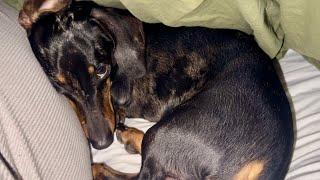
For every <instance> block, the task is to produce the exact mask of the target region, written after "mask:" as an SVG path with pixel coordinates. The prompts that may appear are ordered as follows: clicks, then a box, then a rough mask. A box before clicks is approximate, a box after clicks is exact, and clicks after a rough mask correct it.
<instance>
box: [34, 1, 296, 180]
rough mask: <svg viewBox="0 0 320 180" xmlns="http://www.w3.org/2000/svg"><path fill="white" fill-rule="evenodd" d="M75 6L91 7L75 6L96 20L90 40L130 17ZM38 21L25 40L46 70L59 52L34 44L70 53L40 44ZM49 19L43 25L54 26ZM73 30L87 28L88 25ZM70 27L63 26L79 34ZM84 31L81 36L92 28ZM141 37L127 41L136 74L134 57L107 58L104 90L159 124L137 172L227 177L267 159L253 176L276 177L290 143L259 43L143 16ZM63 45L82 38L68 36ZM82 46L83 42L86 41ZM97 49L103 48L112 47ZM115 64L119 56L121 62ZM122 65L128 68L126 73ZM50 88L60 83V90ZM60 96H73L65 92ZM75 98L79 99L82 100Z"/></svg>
mask: <svg viewBox="0 0 320 180" xmlns="http://www.w3.org/2000/svg"><path fill="white" fill-rule="evenodd" d="M78 5H80V6H85V7H87V8H89V10H90V11H91V14H90V13H87V14H81V16H80V17H84V18H88V17H90V18H92V17H91V16H92V15H94V18H95V21H98V22H99V23H98V25H99V27H102V28H101V29H102V31H100V30H99V31H95V32H96V33H97V34H96V35H97V36H93V38H92V39H96V40H98V42H99V40H100V39H101V37H100V35H101V36H103V35H105V36H106V35H107V36H108V37H109V36H114V35H115V34H112V33H111V35H110V33H109V32H108V28H111V29H112V28H114V27H110V24H108V22H115V19H116V20H118V21H119V24H116V25H115V26H116V28H120V29H121V28H123V29H127V30H128V27H129V26H128V24H130V22H131V21H132V19H130V17H128V16H130V15H128V13H127V12H124V11H122V10H114V9H106V8H101V7H98V6H95V5H94V6H92V4H90V3H88V2H84V3H83V4H81V3H78ZM90 8H92V9H90ZM70 11H71V12H73V11H74V12H78V10H77V9H73V8H71V9H70V10H67V12H70ZM64 15H66V14H64ZM49 17H50V16H49ZM47 18H48V17H47ZM90 18H89V19H90ZM110 18H111V19H110ZM131 18H132V17H131ZM84 20H85V21H86V20H87V19H84ZM44 22H47V20H43V21H39V23H38V25H35V28H34V29H33V31H34V33H33V35H32V36H30V41H31V44H33V50H34V51H35V52H36V56H37V57H38V59H39V60H40V62H41V63H42V66H44V67H45V69H46V72H47V73H48V74H49V75H51V74H52V72H55V71H57V67H56V66H55V65H56V63H54V62H55V61H56V60H57V59H59V58H57V56H56V55H55V54H51V53H48V52H45V53H42V52H41V51H40V52H37V51H38V50H37V48H38V49H40V50H45V49H51V51H50V52H61V54H62V55H66V54H70V53H65V52H63V51H61V50H60V49H59V48H55V47H53V46H47V44H50V43H48V40H47V39H48V38H47V37H42V39H41V38H40V39H39V38H37V37H38V36H39V35H38V34H37V33H35V32H38V31H39V30H38V29H40V30H41V28H43V27H45V26H48V25H45V23H44ZM51 23H53V24H54V22H51ZM59 23H60V22H58V25H61V24H59ZM79 23H81V21H80V22H79ZM86 23H87V22H85V24H86ZM49 26H50V27H48V28H49V29H50V28H51V26H52V25H49ZM62 26H65V24H62ZM94 27H95V25H92V28H94ZM73 28H74V29H76V27H73ZM78 31H80V32H81V33H85V34H86V33H88V32H90V33H88V34H92V30H91V29H90V27H89V29H87V28H82V29H81V30H78ZM78 31H71V32H72V33H75V34H77V33H79V32H78ZM110 31H112V30H110ZM130 31H133V30H132V29H129V30H128V32H129V33H128V34H129V35H130ZM40 32H41V31H40ZM48 32H49V31H48ZM102 32H103V34H99V33H102ZM94 34H95V33H94ZM132 34H133V33H132ZM50 35H51V36H52V37H54V38H58V39H57V41H58V42H59V44H67V43H68V41H66V39H65V38H63V39H61V38H59V37H61V36H62V35H61V34H59V33H57V32H54V33H53V34H49V36H50ZM119 36H120V37H122V36H123V34H121V35H119ZM133 37H134V36H133ZM82 38H83V39H86V40H88V39H91V36H89V35H86V36H82ZM111 39H113V44H112V47H113V48H114V47H115V46H116V44H117V43H123V42H122V41H120V42H119V38H114V37H113V38H112V37H111ZM128 39H129V41H127V42H131V41H130V39H131V38H127V39H126V40H128ZM141 39H143V40H142V41H141V42H143V43H144V42H145V45H144V44H143V43H142V45H141V44H140V45H141V47H142V48H140V49H139V48H138V49H134V48H136V46H138V45H137V44H136V45H133V43H131V46H129V47H130V48H133V49H134V50H137V51H138V50H142V49H144V51H143V53H142V54H144V55H145V56H144V57H145V68H146V69H145V72H144V73H143V74H144V75H142V76H141V74H140V73H137V78H132V76H133V74H132V72H134V71H132V69H131V70H130V66H131V65H132V66H135V64H132V63H134V62H137V64H138V66H139V67H141V66H142V64H143V63H141V62H142V61H141V60H139V59H138V60H136V61H128V64H126V61H123V59H122V60H121V61H117V58H115V57H114V56H111V57H112V60H111V62H112V63H113V73H112V74H113V75H112V76H111V78H112V79H113V80H114V81H115V82H117V83H115V84H114V85H113V87H112V88H113V90H112V93H113V98H114V101H115V102H118V103H116V104H117V106H119V107H121V108H123V109H124V110H125V112H126V115H127V116H128V117H142V118H145V119H148V120H150V121H156V122H158V123H157V124H156V125H155V126H153V127H152V128H151V129H149V130H148V131H147V133H146V134H145V136H144V139H143V143H142V167H141V171H140V173H139V174H138V175H137V176H136V177H135V178H137V179H165V178H172V179H232V178H233V177H234V176H235V174H237V173H238V172H239V170H240V169H241V168H242V167H244V166H245V164H247V163H249V162H252V161H261V162H264V163H265V164H264V166H263V171H262V173H261V176H260V178H259V179H272V180H274V179H283V178H284V176H285V174H286V172H287V170H288V166H289V163H290V159H291V155H292V146H293V128H292V117H291V116H292V115H291V111H290V106H289V103H288V99H287V97H286V94H285V91H284V89H283V87H282V85H281V83H280V80H279V78H278V76H277V74H276V71H275V67H274V65H273V63H275V62H273V61H272V60H271V59H270V58H269V57H268V56H267V55H266V54H265V53H264V52H263V51H262V50H261V49H260V48H259V47H258V45H257V44H256V42H255V41H254V39H253V37H252V36H249V35H246V34H244V33H241V32H239V31H236V30H212V29H206V28H199V27H194V28H187V27H181V28H170V27H166V26H164V25H160V24H155V25H151V24H143V37H142V38H141ZM70 43H72V44H73V45H77V46H80V45H81V44H83V43H82V42H79V41H74V40H71V42H70ZM93 44H95V43H93ZM106 44H109V43H106ZM129 44H130V43H129ZM140 45H139V46H140ZM71 47H72V46H71ZM88 47H91V45H90V43H89V46H88ZM105 47H106V48H104V49H105V50H107V52H108V53H109V50H110V49H112V48H110V46H105ZM113 50H114V49H113ZM88 52H90V51H88V49H87V47H86V48H83V49H82V51H81V53H80V54H81V56H84V57H87V58H84V57H83V58H79V55H78V56H77V59H83V61H84V62H82V64H83V63H84V64H85V62H88V61H89V58H88ZM58 54H59V53H58ZM71 54H72V53H71ZM71 62H73V60H71ZM129 62H130V63H129ZM119 63H120V64H121V63H122V65H121V67H120V66H119ZM123 63H124V64H123ZM58 64H59V63H58ZM80 64H81V63H80ZM93 64H95V63H93ZM68 68H71V69H74V70H75V71H77V70H80V71H81V73H80V72H78V73H76V72H74V73H73V74H77V75H78V76H77V80H76V81H77V82H80V84H85V81H88V82H86V83H89V82H91V81H93V80H92V79H90V78H89V76H88V75H86V73H85V72H83V71H82V70H81V68H82V67H81V66H80V65H77V66H70V67H68ZM68 68H67V67H65V69H63V71H65V70H66V69H68ZM127 69H129V70H128V72H130V73H129V74H130V75H129V76H126V75H125V74H126V70H127ZM50 73H51V74H50ZM79 76H84V77H81V78H80V77H79ZM52 77H53V76H51V78H52ZM81 79H82V80H81ZM57 86H58V89H66V87H61V85H57ZM79 87H80V88H79ZM71 88H74V89H83V88H84V89H88V90H85V92H87V91H88V92H91V91H92V92H94V93H93V94H97V95H99V88H97V86H96V85H95V84H94V83H89V86H88V87H86V86H77V87H71ZM122 90H123V92H122ZM63 92H70V90H68V89H67V90H66V91H63ZM74 92H77V91H74ZM65 94H66V95H69V96H71V97H72V96H75V95H74V93H71V92H70V93H69V94H68V93H65ZM91 94H92V93H91ZM95 97H96V98H95V99H94V100H95V101H98V102H99V98H100V97H101V96H95ZM123 97H125V98H123ZM81 100H82V99H81V98H80V100H78V101H80V102H83V101H81ZM119 102H120V103H119ZM101 133H103V131H101ZM120 177H124V176H119V178H120ZM105 178H108V177H105Z"/></svg>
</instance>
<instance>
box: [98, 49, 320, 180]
mask: <svg viewBox="0 0 320 180" xmlns="http://www.w3.org/2000/svg"><path fill="white" fill-rule="evenodd" d="M280 65H281V68H282V71H283V73H284V77H285V80H286V83H287V86H288V90H289V94H290V95H291V98H292V101H293V105H294V111H295V115H296V128H297V132H296V144H295V150H294V155H293V159H292V162H291V165H290V169H289V172H288V174H287V178H286V179H287V180H320V71H319V70H317V69H316V68H315V67H314V66H312V65H311V64H309V63H308V62H307V61H306V60H305V59H304V58H303V57H302V56H300V55H299V54H297V53H296V52H294V51H291V50H290V51H289V52H288V53H287V55H286V56H285V58H284V59H282V60H281V61H280ZM126 124H127V125H128V126H132V127H136V128H138V129H141V130H143V131H146V130H147V129H148V128H150V127H151V126H152V125H153V124H154V123H151V122H148V121H146V120H143V119H128V120H127V121H126ZM92 154H93V161H94V162H105V163H106V164H108V165H109V166H111V167H113V168H114V169H116V170H120V171H123V172H138V171H139V169H140V162H141V157H140V155H131V154H128V153H127V152H126V151H125V149H124V147H123V145H121V144H120V143H119V142H117V141H116V140H115V142H114V143H113V144H112V145H111V146H110V147H109V148H107V149H105V150H100V151H97V150H94V149H93V150H92Z"/></svg>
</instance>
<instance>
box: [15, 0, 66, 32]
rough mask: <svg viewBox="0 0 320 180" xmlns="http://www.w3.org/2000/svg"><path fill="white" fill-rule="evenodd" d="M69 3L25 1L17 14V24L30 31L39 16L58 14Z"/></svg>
mask: <svg viewBox="0 0 320 180" xmlns="http://www.w3.org/2000/svg"><path fill="white" fill-rule="evenodd" d="M71 2H72V0H25V1H24V4H23V6H22V9H21V10H20V13H19V18H18V20H19V23H20V25H21V26H22V27H24V28H25V29H30V28H31V26H32V24H33V23H34V22H35V21H36V20H37V19H38V17H39V16H40V15H41V14H43V13H46V12H58V11H60V10H61V9H63V8H64V7H66V6H68V5H69V4H71Z"/></svg>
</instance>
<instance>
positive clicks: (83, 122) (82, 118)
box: [68, 99, 89, 138]
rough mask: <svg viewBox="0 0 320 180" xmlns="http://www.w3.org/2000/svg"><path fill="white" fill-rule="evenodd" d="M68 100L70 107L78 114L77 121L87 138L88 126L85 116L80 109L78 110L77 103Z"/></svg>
mask: <svg viewBox="0 0 320 180" xmlns="http://www.w3.org/2000/svg"><path fill="white" fill-rule="evenodd" d="M68 101H69V104H70V105H71V107H72V109H73V110H74V111H75V112H76V114H77V116H78V119H79V122H80V124H81V127H82V130H83V132H84V134H85V136H86V137H87V138H89V133H88V127H87V124H86V118H85V116H84V114H83V113H82V111H80V109H79V108H78V107H77V105H76V104H75V103H74V102H73V101H72V100H71V99H68Z"/></svg>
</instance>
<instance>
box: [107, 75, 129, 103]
mask: <svg viewBox="0 0 320 180" xmlns="http://www.w3.org/2000/svg"><path fill="white" fill-rule="evenodd" d="M131 91H132V87H131V84H130V81H129V80H128V78H127V77H125V76H120V77H118V78H116V79H115V80H114V81H113V82H112V86H111V96H112V100H113V103H114V105H116V106H125V105H128V104H129V103H130V100H131Z"/></svg>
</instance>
